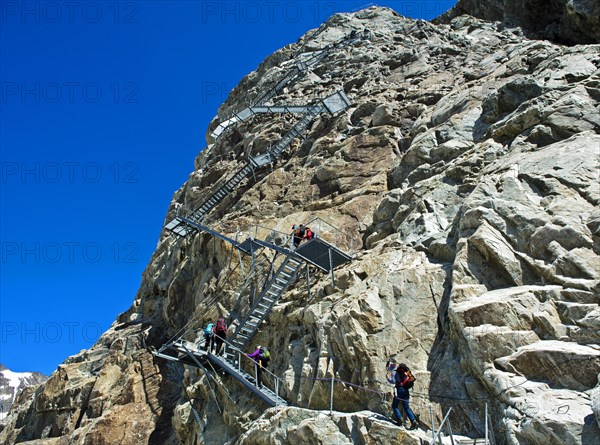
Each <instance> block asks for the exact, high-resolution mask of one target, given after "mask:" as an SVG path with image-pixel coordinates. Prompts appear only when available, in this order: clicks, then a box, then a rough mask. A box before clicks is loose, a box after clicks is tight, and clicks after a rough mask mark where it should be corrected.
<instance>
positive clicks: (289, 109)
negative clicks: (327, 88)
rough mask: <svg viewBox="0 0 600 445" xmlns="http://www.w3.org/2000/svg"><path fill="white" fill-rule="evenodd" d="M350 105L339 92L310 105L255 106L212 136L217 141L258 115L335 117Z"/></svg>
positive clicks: (237, 115)
mask: <svg viewBox="0 0 600 445" xmlns="http://www.w3.org/2000/svg"><path fill="white" fill-rule="evenodd" d="M349 104H350V100H349V99H348V97H347V96H346V95H345V94H344V92H343V91H338V92H337V93H335V94H332V95H331V96H328V97H326V98H325V99H322V100H319V101H317V102H314V103H312V104H309V105H288V104H281V105H255V106H252V107H248V108H245V109H243V110H242V111H240V112H239V113H234V115H233V116H232V117H231V118H229V119H227V120H224V121H223V122H221V123H220V124H219V126H218V127H217V128H215V129H214V130H213V132H212V133H211V136H212V137H213V138H215V139H216V138H218V137H219V136H220V135H221V134H222V133H223V132H224V131H225V130H226V129H227V128H229V127H230V126H232V125H234V124H236V123H238V122H244V121H246V120H248V119H250V118H251V117H252V116H255V115H256V114H265V113H295V114H303V113H306V114H313V115H317V114H319V113H322V112H323V111H328V112H329V113H330V114H332V115H334V114H336V113H337V112H338V111H341V110H344V109H346V108H347V106H348V105H349Z"/></svg>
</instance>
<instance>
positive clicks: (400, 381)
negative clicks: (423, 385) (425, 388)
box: [392, 363, 417, 430]
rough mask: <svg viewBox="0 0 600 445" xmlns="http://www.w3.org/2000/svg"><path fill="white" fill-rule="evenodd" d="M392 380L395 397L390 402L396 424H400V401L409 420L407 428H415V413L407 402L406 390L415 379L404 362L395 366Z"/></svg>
mask: <svg viewBox="0 0 600 445" xmlns="http://www.w3.org/2000/svg"><path fill="white" fill-rule="evenodd" d="M394 380H395V385H396V397H394V402H393V403H392V410H393V411H394V416H396V420H397V422H398V425H399V426H402V413H400V409H399V408H398V405H399V404H400V402H402V406H403V407H404V411H406V415H407V416H408V419H409V420H410V428H409V430H414V429H415V428H417V420H416V419H415V414H414V413H413V411H412V409H410V405H409V403H408V400H409V398H410V395H409V392H408V391H409V389H410V388H412V387H413V385H414V383H415V380H416V379H415V377H414V376H413V374H412V372H411V371H410V369H409V368H408V366H406V365H405V364H404V363H400V364H399V365H398V366H397V367H396V375H395V376H394Z"/></svg>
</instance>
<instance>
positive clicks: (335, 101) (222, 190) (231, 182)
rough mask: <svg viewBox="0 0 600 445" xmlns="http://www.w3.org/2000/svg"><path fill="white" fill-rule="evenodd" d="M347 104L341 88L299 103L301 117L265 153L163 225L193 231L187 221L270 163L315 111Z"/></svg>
mask: <svg viewBox="0 0 600 445" xmlns="http://www.w3.org/2000/svg"><path fill="white" fill-rule="evenodd" d="M350 104H351V102H350V99H348V96H346V94H345V93H344V92H343V91H338V92H336V93H334V94H332V95H331V96H328V97H326V98H325V99H321V100H319V101H318V102H316V103H314V104H312V105H309V106H306V107H302V108H303V112H304V116H303V117H302V119H300V120H299V121H298V122H297V123H296V124H295V125H294V126H293V127H292V128H291V129H290V130H289V131H288V132H287V133H286V134H285V135H284V136H283V137H282V138H281V139H280V140H279V141H278V142H277V144H275V145H274V146H273V147H271V148H270V149H268V150H267V151H266V152H265V153H262V154H260V155H258V156H254V157H253V158H250V159H249V160H248V162H247V164H246V165H244V166H243V167H242V168H241V169H239V170H238V171H237V172H235V174H234V175H233V176H232V177H231V178H229V179H228V180H227V181H225V183H224V184H223V185H221V186H220V187H219V188H217V190H216V191H215V192H214V193H213V194H212V195H211V196H210V197H209V198H208V199H207V200H205V201H204V202H203V203H202V205H201V206H200V207H199V208H198V209H196V210H194V211H193V212H192V213H191V214H189V215H187V216H176V217H175V218H174V219H172V220H171V221H169V223H167V225H166V226H165V229H167V230H169V231H171V232H173V233H175V234H176V235H179V236H182V237H183V236H186V235H188V234H190V233H192V232H194V231H195V230H196V228H195V227H194V226H193V225H192V224H190V223H189V222H190V221H193V222H196V223H199V222H201V221H202V220H203V219H204V217H205V216H206V215H207V214H208V213H209V212H210V211H211V210H212V209H213V208H214V207H216V206H217V204H219V203H220V202H221V201H223V199H225V198H226V197H227V196H228V195H229V194H230V193H231V192H232V191H233V190H234V189H235V188H236V187H237V186H238V185H239V184H240V183H241V182H242V181H243V180H244V179H245V178H248V177H249V176H251V175H252V174H253V173H254V171H255V170H257V169H259V168H261V167H263V166H265V165H267V164H271V163H273V162H274V161H275V160H276V159H277V158H278V157H279V156H280V155H281V153H282V152H283V151H284V150H285V149H286V148H287V147H288V146H289V145H290V144H291V143H292V141H293V140H294V139H295V138H297V137H299V136H301V135H302V133H303V132H304V131H305V130H306V129H307V128H308V126H309V125H310V123H311V122H312V121H313V120H314V118H315V117H316V116H317V115H319V114H321V113H325V112H327V113H330V114H331V115H335V114H336V113H338V112H340V111H343V110H345V109H347V108H348V107H349V106H350Z"/></svg>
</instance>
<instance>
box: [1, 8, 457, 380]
mask: <svg viewBox="0 0 600 445" xmlns="http://www.w3.org/2000/svg"><path fill="white" fill-rule="evenodd" d="M453 3H455V2H454V1H412V2H410V1H380V2H377V3H376V4H378V5H381V6H389V7H392V8H394V9H395V10H396V11H398V12H400V13H401V14H403V15H406V16H410V17H414V18H425V19H431V18H433V17H435V16H437V15H439V14H440V13H442V12H444V11H446V10H447V9H448V8H449V7H450V6H452V4H453ZM369 4H370V3H368V2H360V1H320V2H317V1H310V0H308V1H248V2H235V1H228V2H222V1H203V2H200V1H168V2H167V1H131V2H129V1H118V2H117V1H112V0H111V1H91V2H86V1H83V2H62V1H50V2H46V1H30V2H22V1H7V0H4V1H3V2H1V3H0V8H1V9H0V13H1V15H0V81H1V85H0V86H1V97H0V107H1V108H0V150H1V151H0V166H1V174H2V177H1V182H0V187H1V204H0V207H1V215H0V217H1V220H0V222H1V226H0V241H1V243H0V244H1V249H2V252H1V255H2V257H1V263H0V266H1V269H0V283H1V284H0V363H3V364H4V365H6V366H8V367H9V368H10V369H13V370H15V371H40V372H43V373H46V374H50V373H51V372H52V371H53V370H54V369H55V368H56V367H57V365H58V364H59V363H61V362H62V361H63V360H64V359H65V358H66V357H67V356H69V355H71V354H74V353H77V352H78V351H80V350H81V349H84V348H87V347H89V346H91V345H92V344H93V343H94V342H95V341H96V340H97V339H98V337H99V336H100V334H101V333H102V332H103V331H104V330H106V329H107V328H108V327H109V326H110V324H111V323H112V321H113V320H114V319H115V317H116V316H117V315H118V314H119V313H120V312H123V311H124V310H126V309H127V308H128V307H129V306H130V304H131V303H132V301H133V298H134V296H135V293H136V291H137V288H138V286H139V284H140V280H141V274H142V271H143V270H144V267H145V265H146V264H147V262H148V260H149V259H150V256H151V254H152V252H153V250H154V248H155V246H156V242H157V240H158V235H159V233H160V230H161V227H162V224H163V218H164V216H165V214H166V211H167V208H168V205H169V202H170V200H171V197H172V195H173V192H174V191H175V190H177V189H178V188H179V187H180V186H181V184H182V183H183V182H185V181H186V179H187V177H188V175H189V173H190V172H191V171H192V169H193V160H194V157H195V156H196V155H197V154H198V152H199V151H200V150H201V149H202V148H203V147H204V145H205V142H204V135H205V131H206V128H207V125H208V123H209V122H210V120H211V119H212V117H213V116H214V115H215V113H216V110H217V108H218V106H219V105H220V104H221V103H222V102H223V100H224V99H225V98H226V96H227V94H228V92H229V91H230V90H231V89H232V88H233V87H234V86H235V85H236V84H237V83H238V81H239V80H240V79H241V78H242V77H243V76H244V75H246V74H247V73H249V72H250V71H252V70H254V69H255V68H256V67H257V66H258V64H259V63H260V62H261V61H262V60H263V59H264V58H265V57H266V56H268V55H269V54H271V53H272V52H274V51H275V50H276V49H278V48H280V47H282V46H284V45H286V44H288V43H291V42H295V41H296V40H297V39H298V38H299V37H300V36H301V35H302V34H304V33H305V32H306V31H307V30H309V29H311V28H315V27H317V26H318V25H319V24H320V23H321V22H323V21H324V20H325V19H327V18H328V17H329V16H330V15H331V14H332V13H334V12H349V11H354V10H357V9H360V8H361V7H363V6H367V5H369Z"/></svg>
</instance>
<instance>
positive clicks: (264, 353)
mask: <svg viewBox="0 0 600 445" xmlns="http://www.w3.org/2000/svg"><path fill="white" fill-rule="evenodd" d="M260 360H261V362H262V365H263V366H267V363H269V360H271V353H270V352H269V350H268V349H267V348H265V347H264V346H263V347H262V348H260Z"/></svg>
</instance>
